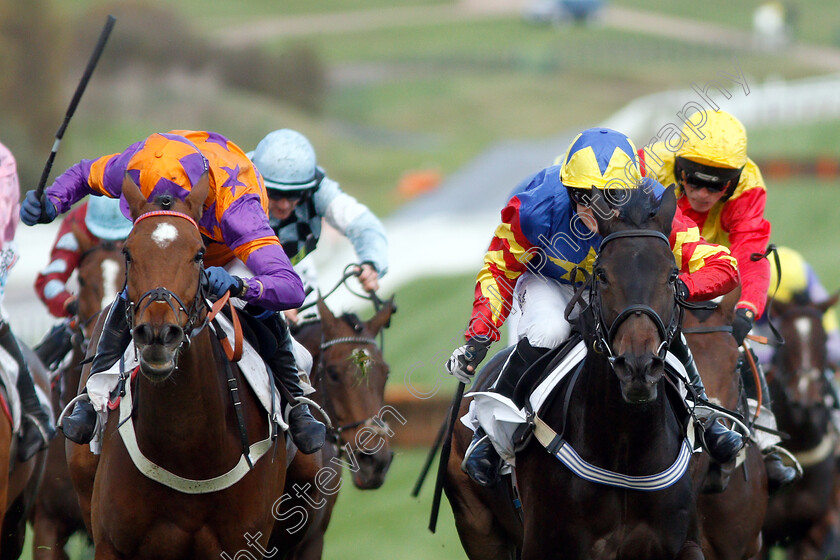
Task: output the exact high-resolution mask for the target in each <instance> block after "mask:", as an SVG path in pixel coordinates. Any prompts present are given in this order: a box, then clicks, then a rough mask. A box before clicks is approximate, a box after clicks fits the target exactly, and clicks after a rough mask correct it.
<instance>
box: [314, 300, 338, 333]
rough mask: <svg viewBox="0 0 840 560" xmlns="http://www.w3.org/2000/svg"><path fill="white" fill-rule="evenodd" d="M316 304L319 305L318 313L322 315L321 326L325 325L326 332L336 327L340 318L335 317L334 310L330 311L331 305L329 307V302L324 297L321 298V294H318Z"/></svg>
mask: <svg viewBox="0 0 840 560" xmlns="http://www.w3.org/2000/svg"><path fill="white" fill-rule="evenodd" d="M316 306H317V307H318V315H319V316H320V317H321V326H322V327H323V329H324V332H328V331H330V330H331V329H333V328H334V325H335V323H336V322H337V321H338V319H336V318H335V315H333V312H332V311H330V308H329V307H327V304H326V303H325V302H324V300H323V298H321V294H318V300H317V301H316Z"/></svg>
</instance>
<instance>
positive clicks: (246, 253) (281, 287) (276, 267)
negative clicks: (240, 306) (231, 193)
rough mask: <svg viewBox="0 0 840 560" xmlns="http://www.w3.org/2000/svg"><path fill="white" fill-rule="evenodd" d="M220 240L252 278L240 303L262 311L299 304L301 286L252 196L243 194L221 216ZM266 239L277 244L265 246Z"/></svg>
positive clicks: (263, 211) (295, 306)
mask: <svg viewBox="0 0 840 560" xmlns="http://www.w3.org/2000/svg"><path fill="white" fill-rule="evenodd" d="M219 225H220V229H221V231H222V239H223V241H224V243H225V245H227V246H228V247H230V248H231V249H232V250H233V251H234V252H235V253H236V255H237V256H238V257H239V258H240V259H241V260H242V261H243V262H244V263H245V264H246V265H247V266H248V268H249V269H251V271H253V272H254V274H255V276H253V278H252V279H250V280H249V281H248V285H249V288H248V291H247V292H246V294H245V297H244V299H245V300H246V301H247V302H249V303H253V304H254V305H259V306H260V307H264V308H265V309H271V310H273V311H282V310H284V309H295V308H297V307H300V306H301V304H302V303H303V299H304V297H305V293H304V291H303V282H301V280H300V276H298V274H297V272H295V270H294V268H292V263H291V262H290V261H289V257H287V256H286V253H285V252H284V251H283V247H282V246H281V245H280V241H279V240H277V236H276V235H275V233H274V231H273V230H272V229H271V226H270V225H269V223H268V215H267V214H266V213H265V210H263V207H262V205H261V203H260V199H259V197H258V196H257V195H256V194H253V193H245V194H243V195H241V196H240V197H239V198H238V199H236V200H234V201H233V202H232V203H231V205H230V206H228V208H227V209H226V210H225V212H224V214H223V215H222V220H221V223H220V224H219ZM266 238H273V239H274V240H275V241H277V242H276V243H274V244H267V243H266Z"/></svg>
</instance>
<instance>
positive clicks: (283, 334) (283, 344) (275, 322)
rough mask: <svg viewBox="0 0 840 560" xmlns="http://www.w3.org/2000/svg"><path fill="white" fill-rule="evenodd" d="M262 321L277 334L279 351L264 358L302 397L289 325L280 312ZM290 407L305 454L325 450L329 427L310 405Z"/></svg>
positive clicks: (279, 378)
mask: <svg viewBox="0 0 840 560" xmlns="http://www.w3.org/2000/svg"><path fill="white" fill-rule="evenodd" d="M262 322H263V324H264V325H266V326H267V327H268V328H269V329H270V330H271V332H272V333H273V334H274V336H275V337H277V346H278V348H277V351H276V352H275V353H274V355H273V356H264V357H263V358H264V359H265V360H266V363H267V364H268V365H269V367H270V368H271V371H272V373H273V374H274V380H275V382H277V383H278V384H282V385H283V386H284V387H285V388H286V389H288V391H289V393H291V395H292V397H294V398H295V399H297V398H298V397H302V396H303V388H302V387H301V386H300V377H298V370H297V367H296V366H295V355H294V352H293V351H292V336H291V334H289V326H288V325H287V324H286V322H285V321H283V320H282V319H280V318H279V317H278V316H277V314H276V313H272V314H271V315H269V316H268V317H267V318H265V319H262ZM287 407H288V408H287V415H288V417H287V422H288V423H289V433H290V434H291V436H292V441H294V442H295V445H296V446H297V448H298V449H300V451H301V453H305V454H307V455H309V454H310V453H315V452H316V451H318V450H319V449H321V447H323V445H324V440H325V439H326V436H327V428H326V426H324V424H323V423H322V422H319V421H318V420H316V419H315V418H314V417H313V416H312V413H311V412H310V411H309V405H307V404H297V403H288V404H287Z"/></svg>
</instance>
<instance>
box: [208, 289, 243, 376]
mask: <svg viewBox="0 0 840 560" xmlns="http://www.w3.org/2000/svg"><path fill="white" fill-rule="evenodd" d="M226 303H227V304H229V305H230V292H225V293H224V295H223V296H222V297H220V298H219V299H218V301H216V303H214V304H213V307H212V308H211V309H210V314H209V315H208V316H207V321H208V322H209V321H213V320H214V319H215V318H216V315H218V314H219V311H221V310H222V308H223V307H224V306H225V304H226ZM230 321H231V324H232V325H233V346H231V344H230V341H229V340H228V336H227V333H226V332H225V330H224V329H223V328H221V326H220V325H219V324H217V323H214V325H215V326H216V329H215V331H216V336H217V337H219V343H220V344H221V345H222V349H223V350H224V351H225V356H227V359H228V360H230V361H231V362H238V361H239V360H241V359H242V350H243V347H244V343H243V335H242V325H241V324H240V323H239V313H237V311H236V309H235V308H234V307H233V305H230Z"/></svg>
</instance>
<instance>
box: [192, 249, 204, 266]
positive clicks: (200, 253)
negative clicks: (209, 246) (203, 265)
mask: <svg viewBox="0 0 840 560" xmlns="http://www.w3.org/2000/svg"><path fill="white" fill-rule="evenodd" d="M193 260H194V261H195V262H197V263H198V262H201V261H202V260H204V249H199V251H198V253H196V254H195V257H194V258H193Z"/></svg>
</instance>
